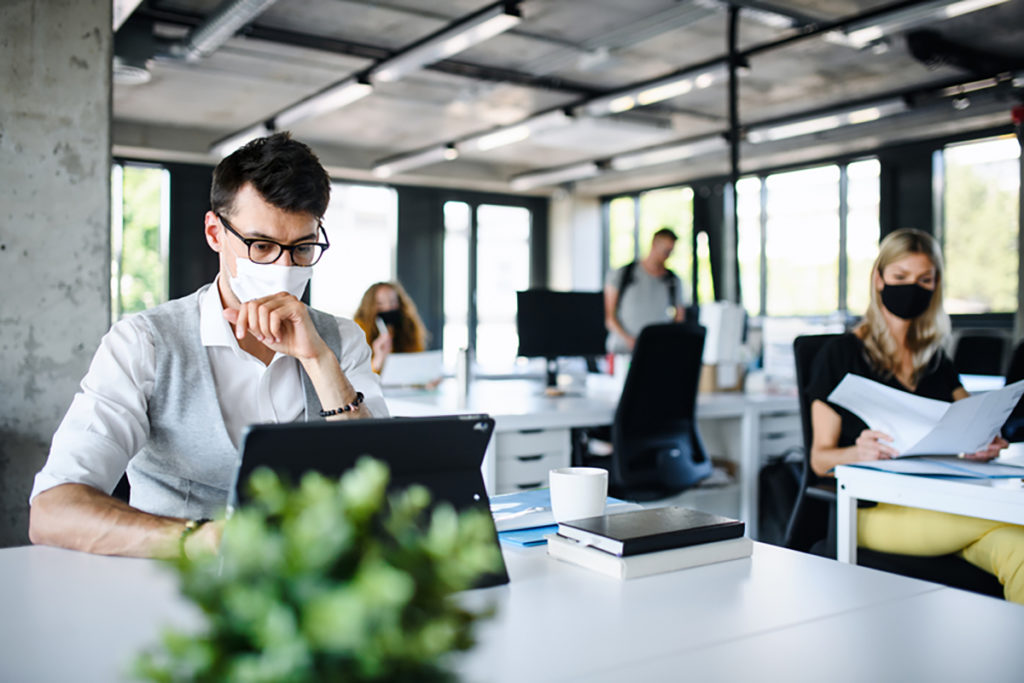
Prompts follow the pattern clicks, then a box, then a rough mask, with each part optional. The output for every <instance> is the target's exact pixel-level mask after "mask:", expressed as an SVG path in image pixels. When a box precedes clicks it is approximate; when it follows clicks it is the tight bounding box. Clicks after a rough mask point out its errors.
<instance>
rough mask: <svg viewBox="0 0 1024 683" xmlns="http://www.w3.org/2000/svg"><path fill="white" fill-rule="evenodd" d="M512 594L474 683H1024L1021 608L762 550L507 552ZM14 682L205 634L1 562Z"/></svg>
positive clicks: (35, 564) (41, 554)
mask: <svg viewBox="0 0 1024 683" xmlns="http://www.w3.org/2000/svg"><path fill="white" fill-rule="evenodd" d="M504 554H505V557H506V562H507V564H508V569H509V574H510V576H511V579H512V580H511V583H510V584H508V585H506V586H499V587H495V588H489V589H485V590H479V591H470V592H467V593H464V594H462V596H460V599H462V600H465V602H466V603H467V604H469V605H470V606H474V607H476V606H484V605H493V606H495V607H496V610H497V612H496V616H495V617H494V618H493V619H491V620H488V621H485V622H483V623H482V624H481V625H480V627H479V629H478V632H477V635H478V644H477V646H476V647H475V648H474V649H473V650H471V651H469V652H468V653H460V654H458V655H456V656H455V658H454V660H453V662H452V664H453V665H454V667H455V669H456V671H457V672H458V673H459V674H460V676H461V677H462V680H464V681H466V682H468V683H485V682H486V683H505V682H508V683H523V682H524V681H530V682H531V683H534V682H543V681H584V680H585V681H595V682H601V681H607V682H609V683H612V682H613V681H614V682H617V683H618V682H621V681H623V680H631V681H645V682H646V681H679V680H694V681H710V680H728V681H760V680H765V681H776V680H778V681H812V680H813V681H820V680H851V681H866V680H873V681H889V680H891V681H906V680H928V681H941V680H956V681H964V680H982V681H985V682H986V683H995V682H998V681H1016V680H1020V672H1021V671H1022V670H1024V650H1022V649H1021V648H1019V647H1018V646H1017V642H1018V640H1019V634H1020V632H1021V629H1022V628H1024V607H1021V606H1020V605H1015V604H1012V603H1006V602H1004V601H1001V600H996V599H994V598H988V597H985V596H980V595H975V594H968V593H963V592H961V591H957V590H955V589H951V588H945V587H942V586H938V585H937V584H933V583H928V582H924V581H918V580H915V579H909V578H906V577H903V576H898V575H895V574H888V573H885V572H878V571H874V570H871V569H866V568H863V567H857V566H853V565H846V564H841V563H838V562H834V561H831V560H826V559H823V558H819V557H814V556H811V555H806V554H802V553H796V552H793V551H789V550H785V549H782V548H777V547H774V546H769V545H763V544H755V548H754V555H753V557H751V558H749V559H743V560H735V561H732V562H726V563H721V564H717V565H709V566H705V567H697V568H694V569H688V570H684V571H680V572H673V573H669V574H661V575H657V576H650V577H645V578H641V579H633V580H630V581H625V582H620V581H618V580H616V579H611V578H609V577H606V576H603V575H600V574H596V573H594V572H591V571H588V570H586V569H582V568H579V567H576V566H573V565H568V564H563V563H560V562H557V561H555V560H552V559H549V558H548V557H547V556H546V554H545V552H544V550H543V548H530V549H518V548H507V549H505V550H504ZM0 605H3V609H2V610H0V680H4V681H19V682H26V683H28V682H32V681H76V682H82V683H88V682H90V681H102V682H103V683H109V682H113V681H118V680H125V679H126V676H125V673H124V672H125V671H126V663H127V662H129V661H130V660H131V659H132V657H133V655H134V653H136V652H138V651H139V649H140V648H143V647H147V646H149V645H152V644H154V643H155V642H156V641H157V638H158V634H159V632H160V628H161V626H162V625H164V624H174V625H176V626H177V627H182V628H198V627H199V625H200V624H201V617H200V616H199V615H198V613H197V611H196V610H194V609H193V608H192V607H191V605H189V604H188V603H185V602H184V601H183V600H182V599H181V598H180V597H178V595H177V591H176V588H175V582H174V580H173V578H172V577H171V576H170V575H169V574H167V573H165V570H164V569H163V568H162V567H160V566H159V565H157V564H156V563H154V562H152V561H148V560H133V559H125V558H108V557H98V556H91V555H86V554H83V553H77V552H72V551H66V550H58V549H54V548H44V547H24V548H10V549H5V550H0Z"/></svg>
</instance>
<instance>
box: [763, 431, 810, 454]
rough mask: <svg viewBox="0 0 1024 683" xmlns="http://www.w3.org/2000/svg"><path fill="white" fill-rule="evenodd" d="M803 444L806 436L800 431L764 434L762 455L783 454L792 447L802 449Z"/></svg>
mask: <svg viewBox="0 0 1024 683" xmlns="http://www.w3.org/2000/svg"><path fill="white" fill-rule="evenodd" d="M803 445H804V438H803V434H802V433H800V432H796V433H792V434H762V435H761V443H760V448H761V457H762V458H766V457H769V456H772V455H782V454H783V453H785V452H786V451H788V450H789V449H791V448H800V449H802V448H803Z"/></svg>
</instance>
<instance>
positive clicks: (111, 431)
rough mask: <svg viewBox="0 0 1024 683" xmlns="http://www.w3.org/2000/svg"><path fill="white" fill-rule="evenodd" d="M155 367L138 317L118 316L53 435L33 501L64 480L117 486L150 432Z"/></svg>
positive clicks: (149, 342) (150, 345)
mask: <svg viewBox="0 0 1024 683" xmlns="http://www.w3.org/2000/svg"><path fill="white" fill-rule="evenodd" d="M154 367H155V356H154V346H153V340H152V338H151V337H150V335H149V333H148V332H147V331H146V329H145V328H144V327H143V326H141V325H140V324H139V323H138V322H137V321H136V320H135V319H134V318H126V319H124V320H121V321H119V322H118V323H116V324H115V325H114V326H113V327H112V328H111V329H110V331H109V332H107V334H106V335H104V337H103V339H102V341H100V346H99V349H98V350H97V351H96V355H95V356H93V359H92V363H91V364H90V366H89V371H88V372H87V373H86V375H85V378H84V379H82V383H81V388H80V390H79V392H78V393H77V394H75V397H74V399H73V400H72V401H71V407H70V408H69V409H68V412H67V414H66V415H65V416H64V419H63V421H61V424H60V426H59V427H58V428H57V431H56V433H55V434H54V435H53V441H52V443H51V445H50V453H49V455H48V457H47V459H46V464H45V465H44V466H43V469H42V470H40V471H39V473H38V474H37V475H36V478H35V482H34V485H33V487H32V493H31V495H30V496H29V502H31V501H32V500H33V499H35V497H36V496H38V495H39V494H40V493H42V492H43V491H46V490H47V489H51V488H53V487H55V486H59V485H61V484H87V485H89V486H92V487H94V488H96V489H99V490H100V491H103V492H105V493H110V492H111V491H113V490H114V487H115V486H116V485H117V482H118V481H119V480H120V478H121V475H122V474H124V471H125V469H126V468H127V467H128V462H129V461H130V460H131V459H132V457H133V456H134V455H135V454H136V453H137V452H138V451H139V449H140V448H142V445H143V444H144V443H145V442H146V440H147V439H148V437H149V419H148V416H147V407H148V402H149V395H150V393H151V392H152V388H153V381H154V376H155V372H154Z"/></svg>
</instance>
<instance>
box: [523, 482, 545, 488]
mask: <svg viewBox="0 0 1024 683" xmlns="http://www.w3.org/2000/svg"><path fill="white" fill-rule="evenodd" d="M543 485H544V482H542V481H537V482H534V483H532V484H516V487H517V488H519V489H535V488H540V487H541V486H543Z"/></svg>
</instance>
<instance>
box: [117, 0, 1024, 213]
mask: <svg viewBox="0 0 1024 683" xmlns="http://www.w3.org/2000/svg"><path fill="white" fill-rule="evenodd" d="M738 1H740V0H738ZM231 4H236V5H237V4H244V3H242V2H240V0H234V3H232V2H230V1H229V2H226V3H221V2H219V1H218V0H143V2H141V3H140V4H139V5H138V7H137V8H135V10H134V12H133V13H132V14H131V16H130V17H128V19H127V20H126V21H124V23H123V24H122V25H121V27H120V28H119V29H118V32H117V34H116V41H115V52H116V54H117V61H118V62H119V66H124V65H135V66H138V67H143V68H145V70H146V71H148V76H149V80H148V82H145V83H141V84H135V85H130V84H126V83H125V82H122V81H121V80H120V79H117V78H115V85H114V94H113V109H114V119H115V125H114V142H115V149H114V151H115V154H121V155H127V156H136V157H145V158H151V159H163V160H186V161H197V162H207V163H213V162H215V161H216V160H217V159H218V158H219V157H217V156H216V155H213V154H212V153H211V152H210V148H211V145H212V143H214V142H215V141H217V140H219V139H221V138H224V137H225V136H227V135H229V134H232V133H234V132H237V131H239V130H241V129H244V128H246V127H249V126H251V125H253V124H256V123H258V122H262V121H265V120H267V119H269V118H271V117H272V116H274V115H275V114H276V113H278V112H280V111H281V110H282V109H284V108H285V107H287V106H288V105H290V104H293V103H295V102H297V101H299V100H301V99H303V98H304V97H307V96H309V95H311V94H313V93H315V92H317V91H318V90H320V89H322V88H324V87H326V86H328V85H330V84H332V83H336V82H338V81H340V80H342V79H345V78H348V77H351V76H359V75H365V73H366V71H367V70H368V69H370V68H371V67H372V66H373V65H375V64H376V63H378V62H379V61H380V60H383V59H386V58H387V57H389V56H392V55H394V54H396V53H400V52H401V51H402V50H404V49H407V48H408V47H409V46H410V45H412V44H414V43H416V42H417V41H420V40H422V39H424V38H425V37H427V36H429V35H431V34H433V33H435V32H437V31H439V30H441V29H443V28H445V27H446V26H449V25H450V24H452V23H453V22H456V21H458V20H460V19H462V18H463V17H466V16H467V15H470V14H472V13H473V12H476V11H478V10H480V9H481V8H484V7H486V6H488V5H489V4H490V3H487V2H482V1H481V0H435V1H434V2H430V3H426V2H422V0H380V1H377V0H277V1H276V2H272V3H271V4H269V7H266V8H265V9H263V10H262V12H261V13H260V14H258V16H256V17H255V18H253V19H252V20H251V21H249V22H248V23H247V24H245V25H244V26H242V27H241V28H240V29H239V30H238V31H237V32H236V33H234V35H233V36H232V37H231V38H229V39H228V40H227V41H226V42H224V43H223V45H221V46H220V47H219V48H217V49H216V50H215V51H213V52H212V54H210V55H209V56H205V57H202V58H200V59H197V60H192V61H189V60H186V59H184V58H183V57H180V56H177V53H176V51H175V50H174V46H175V45H178V44H181V42H182V41H183V39H185V38H186V37H188V36H189V34H190V32H191V31H193V29H194V28H195V27H196V26H198V25H201V24H202V23H203V21H204V19H206V18H207V17H208V16H209V15H211V14H213V13H215V12H216V11H217V10H218V9H219V8H221V7H222V5H231ZM263 4H264V5H265V4H267V3H266V2H264V3H263ZM741 4H743V5H745V6H748V8H745V9H742V10H741V11H740V14H739V25H738V40H737V47H738V50H739V52H741V53H743V56H744V57H745V61H746V62H747V67H748V68H744V69H741V70H740V76H739V86H738V114H739V121H740V124H741V126H744V127H749V126H756V124H758V123H765V122H775V121H779V122H784V121H786V120H789V119H794V118H799V117H807V116H811V115H817V114H821V113H829V111H830V110H835V109H837V108H841V107H843V106H844V105H848V104H849V103H851V102H852V103H856V104H862V105H863V106H869V105H871V104H874V103H876V102H878V101H891V100H892V98H893V97H897V98H901V99H900V101H902V102H904V103H906V104H907V105H908V107H907V111H904V112H902V113H898V114H896V115H893V116H891V117H886V118H882V119H880V120H877V121H872V122H869V123H863V124H860V125H856V126H846V127H845V128H838V129H836V130H831V131H826V132H821V133H815V134H812V135H804V136H802V137H795V138H790V139H787V140H780V141H776V142H767V143H761V144H753V143H751V142H743V143H742V144H741V154H740V159H741V169H742V170H743V171H744V172H749V171H752V170H756V169H758V168H766V167H771V166H773V165H778V164H783V163H799V162H801V161H803V160H809V159H814V158H820V157H821V156H823V155H825V154H855V153H857V152H858V151H862V150H865V149H870V148H871V147H873V146H875V145H879V144H887V143H891V142H898V141H901V140H906V139H917V138H923V137H929V136H934V135H944V134H956V133H960V132H968V131H972V130H980V129H983V128H987V127H991V126H997V125H1003V124H1008V123H1009V122H1010V110H1011V108H1012V107H1013V106H1015V105H1019V104H1020V103H1021V94H1022V93H1024V87H1022V86H1024V82H1022V78H1021V75H1024V0H1009V1H1008V2H1005V3H1003V4H1000V5H997V6H994V7H989V8H986V9H983V10H980V11H977V12H974V13H971V14H966V15H963V16H959V17H955V18H951V19H944V20H942V21H936V22H935V23H932V24H928V25H922V26H917V27H915V28H914V29H913V31H912V32H904V33H894V34H892V35H889V36H887V37H886V38H884V39H883V41H882V42H881V43H878V44H875V45H873V46H870V47H866V48H864V49H856V48H853V47H850V46H848V45H841V44H836V43H835V42H833V41H830V40H827V39H826V34H825V31H824V29H827V28H829V27H830V26H832V25H834V24H836V23H837V22H841V23H842V24H844V25H845V23H846V22H848V21H849V20H853V19H855V18H857V17H860V16H864V15H870V14H872V13H880V14H879V16H883V17H884V16H885V15H886V12H887V11H889V10H890V9H891V8H894V7H897V8H898V7H903V6H908V5H920V4H922V3H919V2H916V3H915V2H903V3H897V4H893V3H891V2H879V1H876V0H771V1H767V0H765V1H762V0H741ZM749 6H752V7H754V8H761V9H763V8H769V9H775V10H778V11H779V12H782V13H785V14H788V15H790V16H792V17H796V18H797V19H798V21H799V22H801V23H799V24H798V25H797V26H796V27H794V28H777V27H772V26H769V25H768V24H767V23H766V22H764V21H763V20H762V17H763V15H758V14H757V13H756V12H752V11H750V9H749ZM519 9H520V11H521V13H522V17H523V19H522V21H521V22H520V23H519V24H518V25H517V26H515V27H514V28H512V29H511V30H509V31H507V32H506V33H503V34H501V35H498V36H495V37H493V38H491V39H489V40H487V41H485V42H483V43H479V44H477V45H475V46H473V47H470V48H469V49H466V50H464V51H463V52H460V53H458V54H456V55H453V56H452V57H451V58H449V59H448V60H446V61H443V62H439V63H436V64H433V65H430V66H427V67H426V68H423V69H420V70H418V71H414V72H413V73H411V74H409V75H407V76H405V77H404V78H402V79H401V80H398V81H395V82H392V83H382V84H379V85H377V86H376V87H375V89H374V91H373V92H372V93H371V94H370V95H369V96H367V97H365V98H364V99H361V100H359V101H357V102H355V103H353V104H351V105H349V106H346V107H344V108H342V109H338V110H335V111H332V112H330V113H327V114H323V115H321V116H319V117H316V118H312V119H307V120H305V121H301V122H299V123H296V124H294V125H293V126H291V128H290V130H291V131H292V132H293V134H294V135H295V136H296V137H298V138H299V139H302V140H304V141H306V142H308V143H310V144H311V145H312V146H313V147H314V149H316V150H317V152H318V153H319V154H320V156H321V158H322V159H323V160H324V162H325V163H326V164H327V165H328V166H329V167H330V168H331V169H332V171H333V172H335V173H336V174H338V175H339V176H344V177H348V178H352V179H366V180H370V179H376V178H375V177H374V176H373V175H372V173H371V170H372V168H373V166H374V163H375V162H377V161H379V160H381V159H383V158H386V157H389V156H393V155H396V154H402V153H407V152H414V151H417V150H422V149H424V148H428V147H430V146H435V145H443V144H446V143H452V142H457V141H458V140H460V139H462V138H465V137H467V136H471V135H473V134H477V133H481V132H485V131H487V130H489V129H492V128H494V127H496V126H502V125H508V124H514V123H517V122H519V121H521V120H524V119H528V118H529V117H530V116H532V115H535V114H538V113H542V112H545V111H548V110H552V109H557V108H574V107H576V106H578V105H580V104H583V103H585V102H587V101H590V100H593V99H594V98H596V97H599V96H602V95H607V94H611V93H615V92H616V91H619V90H622V89H626V88H629V87H630V86H634V85H637V84H640V83H643V82H645V81H650V80H653V79H657V78H660V77H664V76H666V75H670V74H673V73H674V72H678V71H681V70H687V69H690V68H692V67H696V66H704V65H714V64H716V63H721V62H722V61H724V59H725V58H726V56H727V54H728V33H729V31H728V10H727V6H726V5H725V4H722V3H720V2H718V0H629V1H628V2H626V1H624V0H524V1H523V2H522V3H520V4H519ZM776 16H777V15H776ZM922 32H927V33H922ZM908 36H910V38H908ZM911 43H913V44H914V45H917V46H918V47H917V48H916V52H917V53H918V57H915V56H913V55H912V54H911V49H910V47H909V46H910V44H911ZM117 73H118V70H117V69H115V75H117ZM990 78H991V79H994V80H992V81H989V82H986V83H984V85H991V86H992V87H985V88H981V89H973V86H968V87H967V88H966V90H968V91H969V92H968V93H967V98H966V99H964V98H962V97H961V98H959V99H957V95H958V94H959V91H958V90H957V86H959V85H960V84H971V83H976V82H978V81H982V80H984V79H990ZM954 99H956V100H957V101H956V105H957V106H954ZM965 104H967V105H969V106H964V105H965ZM728 129H729V98H728V88H727V80H726V79H724V78H720V79H719V80H718V81H717V82H715V83H714V84H713V85H711V86H710V87H707V88H705V89H699V90H698V89H695V90H693V91H691V92H689V93H687V94H685V95H682V96H678V97H675V98H672V99H668V100H664V101H661V102H658V103H656V104H653V105H651V106H647V107H638V108H635V109H633V110H631V111H629V112H626V113H622V114H617V115H606V116H577V117H576V118H575V119H574V120H573V122H572V123H570V124H569V125H567V126H563V127H559V128H556V129H551V130H547V131H543V132H540V133H537V134H534V135H532V136H531V137H529V138H528V139H527V140H524V141H522V142H519V143H516V144H511V145H507V146H504V147H500V148H497V149H492V150H489V151H487V152H480V151H475V152H468V153H463V155H462V156H461V157H460V158H459V159H457V160H454V161H448V162H440V163H434V164H431V165H427V166H423V167H420V168H416V169H413V170H410V171H408V172H406V173H404V174H399V175H396V176H394V177H392V178H390V179H389V181H390V182H399V183H415V184H431V185H442V186H451V187H464V188H469V189H482V190H496V191H510V188H509V184H508V181H509V179H510V178H512V177H513V176H516V175H519V174H522V173H525V172H530V171H540V170H547V169H552V168H558V167H562V166H569V165H573V164H578V163H580V162H585V161H597V162H599V163H600V164H601V166H602V168H603V170H602V172H601V173H600V174H599V175H597V176H596V177H594V178H590V179H586V180H581V181H578V182H577V183H576V184H575V188H576V191H577V192H580V193H583V194H606V193H611V192H618V191H622V190H628V189H640V188H644V187H649V186H653V185H661V184H667V183H675V182H685V181H687V180H692V179H695V178H699V177H706V176H708V175H717V174H725V173H727V172H728V170H729V163H728V152H727V150H725V149H724V148H723V149H721V150H719V151H715V152H712V153H706V154H703V155H700V156H696V157H693V158H690V159H686V160H683V161H678V160H677V161H672V162H668V163H663V164H661V165H659V166H650V167H644V168H639V169H635V170H631V171H613V170H610V169H607V168H605V167H606V162H607V160H608V159H610V158H612V157H613V156H615V155H617V154H621V153H624V152H628V151H633V150H639V149H644V148H656V147H658V146H662V145H667V144H671V143H673V142H678V141H686V140H690V139H695V138H703V137H707V136H714V135H720V134H722V133H725V132H726V131H727V130H728ZM553 189H554V188H553V187H550V186H542V187H539V188H537V189H536V190H534V191H535V192H550V191H552V190H553Z"/></svg>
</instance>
